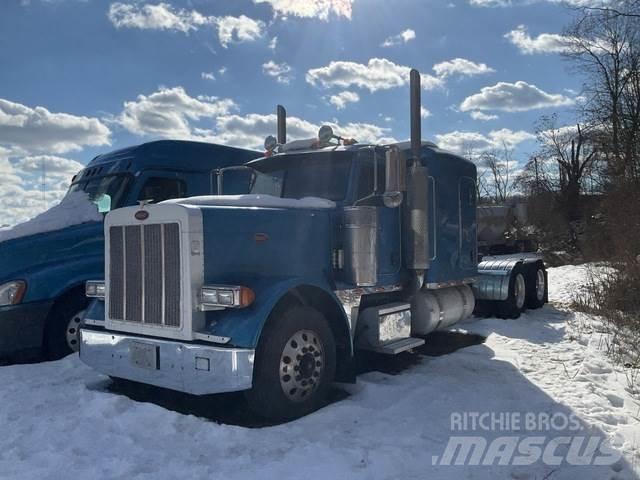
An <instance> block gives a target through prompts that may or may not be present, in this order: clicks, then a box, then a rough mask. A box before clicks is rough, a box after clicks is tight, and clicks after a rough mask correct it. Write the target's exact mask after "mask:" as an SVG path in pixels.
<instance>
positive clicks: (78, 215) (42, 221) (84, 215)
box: [0, 192, 102, 242]
mask: <svg viewBox="0 0 640 480" xmlns="http://www.w3.org/2000/svg"><path fill="white" fill-rule="evenodd" d="M101 220H102V214H100V213H98V209H97V207H96V205H95V204H94V203H93V202H91V201H90V200H89V196H88V195H87V194H86V193H85V192H71V193H69V194H67V195H66V196H65V197H64V198H63V199H62V201H61V202H60V203H59V204H58V205H56V206H55V207H51V208H50V209H49V210H47V211H46V212H44V213H41V214H40V215H38V216H36V217H34V218H32V219H31V220H28V221H26V222H24V223H20V224H18V225H16V226H14V227H12V228H7V229H0V242H4V241H6V240H11V239H14V238H20V237H27V236H29V235H35V234H37V233H44V232H52V231H54V230H61V229H63V228H66V227H70V226H72V225H78V224H80V223H85V222H98V221H101Z"/></svg>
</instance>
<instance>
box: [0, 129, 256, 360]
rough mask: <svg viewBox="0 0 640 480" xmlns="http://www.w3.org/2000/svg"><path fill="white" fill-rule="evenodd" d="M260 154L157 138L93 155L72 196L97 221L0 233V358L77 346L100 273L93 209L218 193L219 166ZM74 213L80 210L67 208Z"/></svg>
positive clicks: (99, 237)
mask: <svg viewBox="0 0 640 480" xmlns="http://www.w3.org/2000/svg"><path fill="white" fill-rule="evenodd" d="M259 156H260V154H259V153H258V152H256V151H252V150H245V149H238V148H232V147H227V146H222V145H214V144H207V143H200V142H187V141H173V140H161V141H156V142H148V143H145V144H142V145H137V146H133V147H128V148H124V149H121V150H117V151H114V152H111V153H106V154H102V155H98V156H97V157H95V158H94V159H93V160H91V162H89V164H88V165H87V166H86V167H85V168H84V169H83V170H81V171H80V172H79V173H78V174H77V175H75V176H74V177H73V180H72V182H71V186H70V188H69V195H82V194H83V193H84V194H85V195H86V197H87V198H88V200H89V201H91V202H93V203H95V208H96V210H97V212H96V213H95V215H93V216H92V217H91V218H95V220H93V221H86V222H82V221H75V219H73V218H71V219H68V221H67V220H65V221H64V222H62V225H63V226H62V228H54V229H52V230H51V229H49V230H48V231H40V232H39V233H37V232H38V229H37V228H35V229H31V232H30V233H29V234H26V235H21V236H16V235H13V237H15V238H10V239H7V240H6V241H2V236H0V359H2V360H4V361H6V360H9V361H15V360H27V359H28V360H32V359H36V358H42V354H44V355H45V358H49V359H57V358H61V357H63V356H65V355H67V354H69V353H71V352H73V351H77V349H78V332H79V329H78V327H79V323H80V318H81V314H82V312H83V311H84V310H85V308H86V306H87V299H86V297H85V291H84V284H85V282H86V281H87V280H90V279H93V278H102V277H103V276H104V271H103V268H104V236H103V232H104V228H103V224H102V217H103V215H98V213H102V214H106V213H108V212H109V211H110V210H113V209H117V208H119V207H123V206H130V205H136V204H138V203H139V202H160V201H162V200H166V199H169V198H174V197H185V196H191V195H206V194H209V193H216V192H217V190H216V188H217V181H216V178H215V172H216V171H217V170H218V169H219V168H221V167H229V166H232V165H241V164H244V163H246V162H247V161H249V160H251V159H254V158H257V157H259ZM212 175H213V176H212ZM237 180H238V181H240V180H241V179H240V178H238V177H237ZM246 180H248V177H247V178H246ZM236 183H238V182H236ZM247 186H248V181H245V182H244V184H243V183H239V184H236V185H230V186H229V191H231V192H233V191H235V192H236V193H242V192H244V191H246V189H247ZM63 202H64V200H63ZM89 207H90V206H89ZM74 214H76V215H79V213H76V212H74V211H73V209H71V210H69V211H67V215H69V216H71V217H73V216H74ZM45 215H46V214H45ZM98 219H99V220H98ZM9 233H11V232H9Z"/></svg>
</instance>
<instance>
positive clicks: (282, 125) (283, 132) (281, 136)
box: [276, 105, 287, 145]
mask: <svg viewBox="0 0 640 480" xmlns="http://www.w3.org/2000/svg"><path fill="white" fill-rule="evenodd" d="M276 111H277V115H278V144H279V145H284V144H286V143H287V111H286V110H285V109H284V107H283V106H282V105H278V108H277V109H276Z"/></svg>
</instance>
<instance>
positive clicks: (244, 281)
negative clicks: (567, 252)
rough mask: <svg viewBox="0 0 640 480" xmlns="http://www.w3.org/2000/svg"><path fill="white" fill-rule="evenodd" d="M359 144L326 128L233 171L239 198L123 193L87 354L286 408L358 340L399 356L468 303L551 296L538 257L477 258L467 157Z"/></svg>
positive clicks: (281, 124) (115, 372)
mask: <svg viewBox="0 0 640 480" xmlns="http://www.w3.org/2000/svg"><path fill="white" fill-rule="evenodd" d="M410 93H411V115H410V118H411V140H410V142H401V143H395V144H385V145H373V144H359V143H357V142H356V141H355V140H354V139H348V138H342V137H339V136H337V135H335V134H334V132H333V131H332V129H331V128H330V127H327V126H324V127H322V128H321V129H320V131H319V134H318V138H315V139H311V140H307V141H305V140H298V141H293V142H287V139H286V115H285V111H284V108H282V107H278V129H277V130H278V135H277V138H274V137H269V138H267V140H266V142H265V148H266V153H265V155H264V156H263V157H262V158H260V159H257V160H253V161H251V162H249V163H247V164H246V165H245V166H243V167H241V168H240V169H238V168H237V167H236V168H234V169H221V171H220V172H219V174H218V176H217V179H218V182H219V186H218V191H219V192H222V193H225V192H226V182H227V181H228V180H229V179H231V178H233V176H234V175H236V174H237V173H238V172H239V171H240V170H244V171H246V172H248V173H249V174H250V175H251V185H250V192H249V194H248V195H239V196H233V195H230V196H227V195H223V196H206V197H195V198H191V199H177V200H172V201H168V202H163V203H161V204H158V205H143V206H140V207H128V208H122V209H119V210H116V211H113V212H111V213H109V214H108V215H107V217H106V221H105V238H106V253H105V262H106V263H105V272H106V277H105V280H104V281H101V280H98V281H92V282H88V283H87V294H88V295H89V296H90V297H94V302H93V303H92V304H91V307H90V308H89V310H88V311H87V314H86V315H85V322H84V326H83V328H82V330H81V346H80V358H81V359H82V361H84V362H85V363H86V364H88V365H90V366H92V367H93V368H95V369H96V370H98V371H99V372H102V373H103V374H106V375H108V376H110V377H112V378H114V379H126V380H131V381H135V382H141V383H145V384H151V385H156V386H159V387H164V388H168V389H172V390H176V391H180V392H186V393H190V394H195V395H206V394H214V393H221V392H231V391H244V392H245V395H246V398H247V401H248V404H249V406H250V408H251V409H252V410H254V411H255V412H257V413H258V414H260V415H262V416H264V417H267V418H270V419H274V420H282V419H291V418H296V417H299V416H301V415H304V414H306V413H308V412H311V411H313V410H314V409H317V408H318V407H319V406H320V405H322V402H323V399H324V397H325V395H326V393H327V389H328V388H329V385H330V384H331V383H332V382H334V381H340V382H354V381H355V380H356V378H355V368H354V365H355V362H354V359H355V358H356V354H357V352H358V351H360V350H365V351H373V352H378V353H379V354H381V355H396V354H399V353H401V352H405V351H408V350H411V349H414V348H416V347H419V346H420V345H422V344H424V343H425V338H428V337H427V335H428V334H429V333H431V332H433V331H436V330H443V329H448V328H449V327H451V326H452V325H454V324H456V323H457V322H459V321H461V320H464V319H466V318H469V317H470V316H471V315H472V313H473V311H474V309H475V308H477V307H479V306H481V307H482V309H483V310H484V311H488V312H491V313H493V314H495V315H500V316H503V317H513V318H515V317H517V316H519V315H520V312H522V311H523V310H524V309H526V308H539V307H540V306H542V305H543V304H544V302H545V300H546V272H545V267H544V264H543V263H542V261H541V260H538V259H532V258H517V257H509V258H500V257H490V258H488V259H483V261H482V262H479V261H478V260H479V259H478V253H477V236H476V233H477V232H476V230H477V224H476V167H475V165H474V164H473V163H472V162H470V161H468V160H466V159H464V158H462V157H460V156H457V155H454V154H452V153H449V152H446V151H444V150H441V149H440V148H438V147H437V146H436V145H434V144H433V143H429V142H423V141H422V139H421V119H420V75H419V73H418V72H417V71H415V70H413V71H412V72H411V81H410Z"/></svg>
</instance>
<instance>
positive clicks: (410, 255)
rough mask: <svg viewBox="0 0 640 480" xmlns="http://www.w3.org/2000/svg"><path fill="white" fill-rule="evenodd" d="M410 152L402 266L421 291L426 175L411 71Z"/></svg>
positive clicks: (416, 82)
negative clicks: (414, 278)
mask: <svg viewBox="0 0 640 480" xmlns="http://www.w3.org/2000/svg"><path fill="white" fill-rule="evenodd" d="M410 75H411V76H410V87H409V90H410V102H411V104H410V110H411V153H412V156H413V160H412V162H411V166H410V167H409V181H408V188H407V212H406V215H407V218H406V225H407V228H406V230H405V232H406V237H405V238H406V244H405V248H406V260H405V263H406V267H407V268H409V269H411V270H415V273H416V277H417V279H418V281H417V283H418V285H416V287H417V288H418V289H420V288H422V285H423V283H424V274H425V270H427V269H428V268H429V267H430V265H431V260H430V256H429V215H428V206H429V204H428V202H429V172H428V170H427V167H425V166H424V165H423V164H422V162H421V160H420V158H421V156H422V121H421V117H420V110H421V98H420V97H421V95H420V93H421V92H420V73H419V72H418V71H417V70H415V69H413V70H411V74H410Z"/></svg>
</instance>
